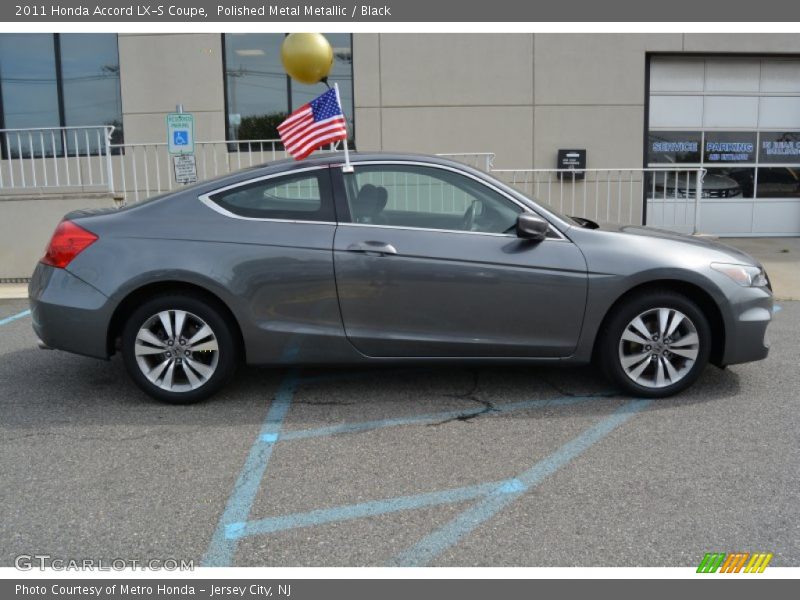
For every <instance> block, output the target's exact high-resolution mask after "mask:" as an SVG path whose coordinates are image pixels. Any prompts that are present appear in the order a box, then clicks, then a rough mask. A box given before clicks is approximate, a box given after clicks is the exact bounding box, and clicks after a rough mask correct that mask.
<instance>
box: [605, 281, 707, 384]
mask: <svg viewBox="0 0 800 600" xmlns="http://www.w3.org/2000/svg"><path fill="white" fill-rule="evenodd" d="M645 333H648V334H649V335H648V336H645V335H644V334H645ZM600 335H601V337H600V344H599V346H598V354H599V356H598V357H597V358H598V359H599V362H600V365H601V367H602V368H603V371H604V373H605V375H606V376H607V377H608V378H609V379H610V380H611V381H612V382H613V383H615V384H616V385H618V386H619V387H620V388H621V389H622V391H623V392H625V393H626V394H629V395H631V396H637V397H642V398H664V397H667V396H672V395H674V394H677V393H678V392H681V391H683V390H685V389H686V388H688V387H689V386H690V385H692V384H693V383H694V382H695V381H696V380H697V378H698V377H699V376H700V374H701V373H702V372H703V369H704V368H705V366H706V365H707V364H708V358H709V355H710V353H711V327H710V326H709V323H708V319H707V318H706V316H705V314H703V311H702V310H701V309H700V308H699V307H698V306H697V304H696V303H695V302H693V301H692V300H691V299H689V298H687V297H686V296H684V295H682V294H679V293H676V292H673V291H669V290H649V291H646V292H640V293H636V294H634V295H632V296H631V297H630V298H627V299H624V300H623V301H622V302H621V303H620V304H619V305H617V306H616V307H615V308H614V309H613V312H612V313H611V314H610V315H609V318H608V319H607V320H606V323H605V324H604V326H603V330H602V331H601V334H600Z"/></svg>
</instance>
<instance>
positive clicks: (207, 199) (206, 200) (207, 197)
mask: <svg viewBox="0 0 800 600" xmlns="http://www.w3.org/2000/svg"><path fill="white" fill-rule="evenodd" d="M352 164H353V166H358V165H412V166H420V167H431V168H434V169H441V170H443V171H451V172H453V173H457V174H459V175H463V176H465V177H469V178H470V179H472V180H474V181H477V182H478V183H480V184H482V185H485V186H486V187H488V188H489V189H491V190H493V191H494V192H496V193H498V194H500V195H501V196H503V197H504V198H506V199H508V200H510V201H511V202H512V203H513V204H515V205H517V206H518V207H519V208H521V209H522V212H527V213H532V214H535V215H536V216H538V217H540V218H542V219H545V220H546V221H547V223H548V225H549V229H548V231H551V232H553V233H554V234H555V235H556V236H557V237H546V238H545V239H544V240H542V241H545V242H547V241H551V242H569V241H570V240H569V239H568V238H567V237H566V236H565V235H564V234H563V233H561V232H560V231H559V230H558V228H557V227H555V226H553V224H552V223H551V222H550V220H549V219H547V218H546V217H544V216H542V215H541V214H540V213H538V212H536V211H535V210H532V209H531V208H530V207H529V206H527V205H525V204H523V203H522V202H520V201H519V200H517V199H516V198H514V197H513V196H511V195H509V194H508V193H507V192H505V191H504V190H502V189H500V188H498V187H497V186H495V185H493V184H491V183H490V182H487V181H484V180H483V179H481V178H480V177H476V176H475V175H473V174H472V173H467V172H466V171H462V170H461V169H457V168H455V167H451V166H449V165H439V164H436V163H428V162H422V161H413V160H360V161H355V162H353V163H352ZM338 166H341V165H339V164H338V163H330V164H325V165H315V166H313V167H302V168H300V169H292V170H291V171H280V172H277V173H269V174H268V175H262V176H260V177H254V178H252V179H246V180H244V181H238V182H236V183H232V184H230V185H226V186H224V187H221V188H216V189H214V190H211V191H210V192H206V193H205V194H201V195H199V196H198V197H197V198H198V200H200V202H202V203H203V204H205V205H206V206H207V207H208V208H210V209H211V210H213V211H215V212H217V213H218V214H221V215H223V216H225V217H229V218H231V219H240V220H242V221H265V222H271V223H294V224H302V225H337V226H352V227H380V228H383V229H400V230H403V231H433V232H439V233H466V234H471V235H484V236H490V237H508V238H517V236H516V235H513V234H510V233H490V232H486V231H464V230H463V229H436V228H431V227H405V226H399V225H376V224H372V223H353V222H350V221H338V222H335V221H309V220H303V219H278V218H274V217H245V216H243V215H237V214H236V213H233V212H231V211H229V210H228V209H226V208H223V207H222V206H220V205H219V204H217V203H216V202H214V200H212V199H211V196H213V195H215V194H219V193H222V192H226V191H228V190H232V189H235V188H238V187H243V186H247V185H251V184H253V183H257V182H259V181H266V180H269V179H275V178H276V177H283V176H286V175H292V174H294V173H305V172H309V171H320V170H323V169H330V168H332V167H338ZM331 201H332V202H333V201H334V199H333V198H331Z"/></svg>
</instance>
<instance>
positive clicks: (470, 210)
mask: <svg viewBox="0 0 800 600" xmlns="http://www.w3.org/2000/svg"><path fill="white" fill-rule="evenodd" d="M345 187H346V189H347V201H348V205H349V207H350V215H351V217H352V220H353V222H355V223H371V224H375V225H393V226H396V227H418V228H421V229H447V230H451V231H478V232H483V233H510V232H512V231H513V230H514V227H515V225H516V222H517V215H518V214H519V213H520V212H522V209H521V208H520V207H519V206H517V205H516V204H514V203H513V202H511V201H510V200H508V199H507V198H505V197H504V196H503V195H501V194H499V193H497V192H495V191H494V190H492V189H491V188H489V187H488V186H486V185H484V184H483V183H481V182H479V181H475V180H474V179H471V178H469V177H466V176H464V175H460V174H459V173H455V172H453V171H448V170H446V169H437V168H435V167H422V166H416V165H402V164H397V165H361V166H357V167H356V170H355V173H354V174H352V175H346V176H345Z"/></svg>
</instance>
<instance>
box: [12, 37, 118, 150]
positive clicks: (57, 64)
mask: <svg viewBox="0 0 800 600" xmlns="http://www.w3.org/2000/svg"><path fill="white" fill-rule="evenodd" d="M43 35H47V34H43ZM50 35H52V36H53V60H54V70H55V78H56V81H55V86H56V106H57V110H58V125H56V126H54V128H62V129H63V128H67V127H91V125H74V126H73V125H68V124H67V122H66V112H67V111H66V107H65V104H64V73H63V64H62V53H61V35H62V34H61V33H52V34H50ZM86 35H92V34H86ZM113 35H115V36H116V40H117V44H116V46H117V66H119V64H120V60H119V35H118V34H116V33H115V34H113ZM118 80H119V88H120V89H119V97H120V99H121V98H122V74H121V72H120V74H119V76H118ZM1 90H2V82H1V81H0V129H5V128H6V115H5V110H4V106H3V98H2V91H1ZM123 116H124V113H123V112H122V103H121V102H120V114H119V117H120V122H122V118H123ZM12 129H16V128H12ZM43 129H48V127H44V128H43ZM119 132H120V137H119V139H118V140H115V141H114V142H113V143H114V144H115V145H121V144H124V143H125V132H124V130H123V129H119ZM0 137H2V136H0ZM119 153H120V148H112V149H111V154H119ZM103 155H104V152H103V151H102V148H101V149H99V150H98V152H97V153H92V154H91V156H103ZM65 156H67V157H69V156H70V155H69V154H68V153H67V148H66V147H65V146H64V145H63V144H60V147H59V149H58V150H57V152H56V153H55V155H54V156H50V155H47V156H46V157H36V156H23V157H22V158H23V159H32V158H63V157H65ZM82 156H85V155H82ZM0 159H2V160H10V159H11V154H10V152H9V149H8V148H7V147H6V142H5V139H0Z"/></svg>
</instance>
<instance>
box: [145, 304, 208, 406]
mask: <svg viewBox="0 0 800 600" xmlns="http://www.w3.org/2000/svg"><path fill="white" fill-rule="evenodd" d="M134 355H135V357H136V363H137V364H138V366H139V369H140V370H141V372H142V374H144V376H145V377H146V378H147V379H148V380H149V381H150V383H152V384H153V385H156V386H158V387H160V388H161V389H162V390H166V391H169V392H188V391H191V390H195V389H197V388H199V387H201V386H203V385H204V384H206V383H207V382H208V380H209V379H211V377H212V376H213V375H214V372H215V371H216V369H217V364H218V362H219V344H218V342H217V337H216V335H215V333H214V331H213V330H212V329H211V327H210V326H209V325H208V324H207V323H206V322H205V321H204V320H203V319H201V318H200V317H198V316H197V315H195V314H193V313H190V312H188V311H184V310H163V311H160V312H158V313H156V314H155V315H153V316H151V317H150V318H148V319H147V320H145V322H144V324H143V325H142V326H141V328H140V329H139V331H138V333H137V334H136V344H135V347H134Z"/></svg>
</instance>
